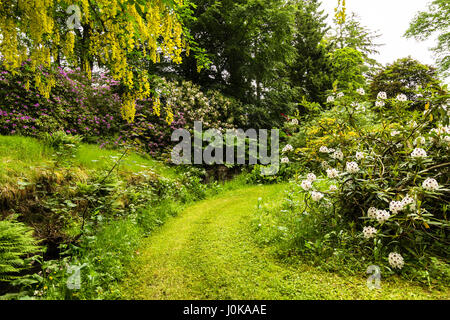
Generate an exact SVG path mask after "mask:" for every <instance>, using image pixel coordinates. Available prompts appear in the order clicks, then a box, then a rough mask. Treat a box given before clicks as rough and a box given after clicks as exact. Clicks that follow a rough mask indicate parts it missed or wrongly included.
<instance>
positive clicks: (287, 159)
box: [281, 157, 289, 163]
mask: <svg viewBox="0 0 450 320" xmlns="http://www.w3.org/2000/svg"><path fill="white" fill-rule="evenodd" d="M281 163H289V158H288V157H284V158H281Z"/></svg>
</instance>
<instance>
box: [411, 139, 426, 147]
mask: <svg viewBox="0 0 450 320" xmlns="http://www.w3.org/2000/svg"><path fill="white" fill-rule="evenodd" d="M426 142H427V140H426V139H425V138H424V137H417V138H416V139H415V140H414V145H416V146H417V145H424V144H425V143H426Z"/></svg>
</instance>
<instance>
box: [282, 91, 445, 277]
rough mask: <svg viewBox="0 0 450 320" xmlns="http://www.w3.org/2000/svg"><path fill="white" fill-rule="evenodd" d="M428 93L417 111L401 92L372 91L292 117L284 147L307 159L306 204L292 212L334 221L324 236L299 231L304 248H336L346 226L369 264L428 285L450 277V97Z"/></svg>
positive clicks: (301, 175)
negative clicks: (296, 120) (309, 115)
mask: <svg viewBox="0 0 450 320" xmlns="http://www.w3.org/2000/svg"><path fill="white" fill-rule="evenodd" d="M429 93H430V94H429V96H431V97H432V98H430V99H428V100H426V101H422V105H423V109H422V110H414V111H412V110H410V104H411V101H408V99H407V98H406V96H404V95H401V94H400V95H398V96H396V97H388V96H387V95H386V93H385V92H380V93H379V94H378V97H377V100H376V101H369V100H368V99H367V98H366V96H365V91H364V90H363V89H358V90H357V91H356V92H345V93H337V92H333V93H332V95H330V97H329V99H328V103H329V104H330V108H331V109H330V110H329V111H324V112H323V113H321V114H320V115H318V116H316V117H315V118H314V119H313V120H311V121H309V122H308V123H307V124H306V125H304V126H303V127H298V126H297V125H294V126H296V127H297V129H294V130H292V126H293V124H292V121H291V122H289V123H288V124H287V126H286V128H288V129H290V130H291V132H294V133H293V135H292V136H291V137H290V138H289V140H288V142H289V144H288V146H289V147H285V148H284V150H283V151H285V155H286V157H288V158H290V162H291V163H292V162H294V163H295V162H300V163H301V164H302V166H301V169H300V170H298V172H297V175H296V176H295V179H294V181H292V186H291V188H292V189H291V195H290V197H294V198H295V197H296V196H301V197H302V199H303V200H304V203H305V204H304V206H301V205H300V206H293V207H292V206H291V208H295V210H294V211H293V214H294V215H295V216H296V217H298V221H297V222H298V223H302V221H303V220H304V219H305V218H303V217H304V216H305V215H324V216H326V217H327V218H326V219H325V220H324V221H322V222H318V221H316V223H317V228H318V229H320V228H321V227H320V225H321V223H323V225H324V226H326V227H324V229H323V230H322V231H323V232H322V234H316V235H315V236H311V237H310V238H308V237H304V235H299V236H298V237H299V238H297V240H296V243H297V245H298V246H301V247H305V245H306V246H307V244H308V243H309V241H313V240H314V239H316V240H317V239H321V241H324V243H328V245H329V246H330V247H331V248H332V247H335V248H336V247H339V246H341V245H343V243H342V238H341V237H342V232H344V231H343V230H347V231H348V232H349V233H350V234H351V236H350V237H349V239H347V240H346V241H345V243H346V246H348V247H353V248H354V252H353V253H354V255H355V256H362V257H364V258H363V260H360V261H359V262H356V264H362V265H361V266H362V267H364V266H365V267H368V266H369V265H370V264H375V265H383V266H384V267H385V269H386V270H390V271H391V272H392V271H393V270H398V272H404V273H405V274H408V275H410V276H413V277H417V278H419V279H421V280H424V281H427V282H430V281H431V280H430V279H433V278H437V277H444V276H445V277H448V276H449V275H450V273H449V270H450V267H449V265H448V256H449V249H448V248H449V246H448V245H449V231H450V223H449V220H448V206H449V202H450V201H449V191H450V189H449V178H450V175H449V171H450V170H449V168H450V157H449V149H450V126H449V111H448V102H449V96H448V95H444V96H442V95H438V94H436V93H435V92H429ZM387 101H389V105H390V106H391V107H390V108H389V109H388V110H387V109H384V108H383V107H384V103H385V102H387ZM333 115H334V116H333ZM295 130H297V131H295ZM299 136H301V138H300V139H299V138H298V137H299ZM285 165H290V164H285ZM292 201H293V200H292V199H291V200H289V203H291V204H292ZM286 206H288V203H287V204H286ZM308 219H311V218H308ZM318 219H320V218H318ZM291 227H292V228H298V227H295V223H293V224H291ZM294 230H295V229H294ZM325 230H326V231H325ZM331 230H333V231H331ZM339 230H341V231H340V232H341V233H338V232H337V231H339ZM330 232H331V233H330ZM293 237H294V238H295V236H293ZM313 242H314V241H313ZM305 243H306V244H305ZM311 248H312V249H311V250H313V248H314V245H311ZM347 249H348V248H347ZM322 253H323V252H322ZM334 254H337V252H336V251H334ZM327 255H328V256H329V255H333V251H332V250H331V251H329V252H328V253H327ZM364 260H365V262H361V261H364Z"/></svg>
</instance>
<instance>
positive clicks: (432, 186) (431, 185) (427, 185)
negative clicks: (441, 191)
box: [422, 178, 439, 191]
mask: <svg viewBox="0 0 450 320" xmlns="http://www.w3.org/2000/svg"><path fill="white" fill-rule="evenodd" d="M422 187H423V188H424V189H425V190H429V191H433V190H436V189H438V188H439V184H438V182H437V181H436V180H435V179H433V178H427V179H426V180H425V181H424V182H423V183H422Z"/></svg>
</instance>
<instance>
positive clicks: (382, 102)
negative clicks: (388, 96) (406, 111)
mask: <svg viewBox="0 0 450 320" xmlns="http://www.w3.org/2000/svg"><path fill="white" fill-rule="evenodd" d="M385 105H386V103H384V101H381V100H377V101H375V106H376V107H384V106H385Z"/></svg>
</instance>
